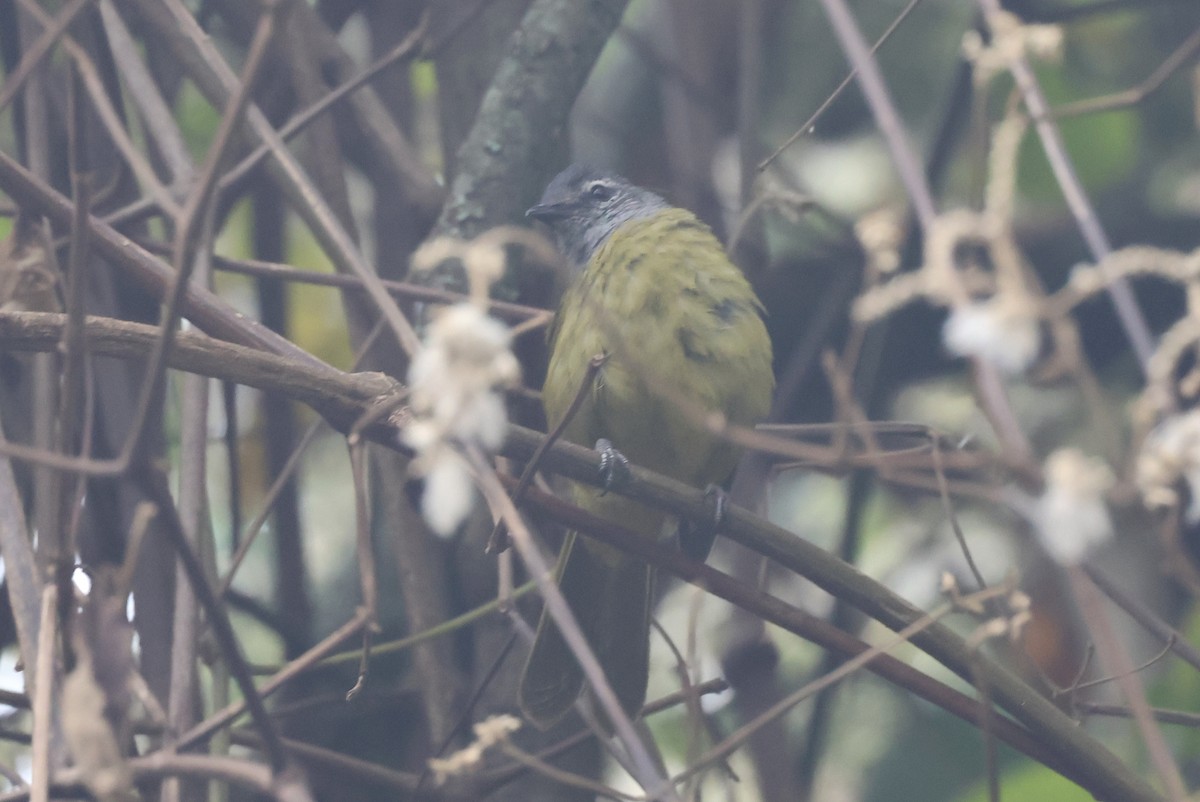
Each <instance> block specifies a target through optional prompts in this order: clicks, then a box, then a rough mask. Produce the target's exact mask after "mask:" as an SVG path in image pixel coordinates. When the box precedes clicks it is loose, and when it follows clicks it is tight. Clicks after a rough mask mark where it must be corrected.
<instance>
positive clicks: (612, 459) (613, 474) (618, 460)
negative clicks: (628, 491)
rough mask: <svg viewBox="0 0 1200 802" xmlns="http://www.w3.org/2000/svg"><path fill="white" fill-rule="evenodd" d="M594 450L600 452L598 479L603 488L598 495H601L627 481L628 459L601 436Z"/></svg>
mask: <svg viewBox="0 0 1200 802" xmlns="http://www.w3.org/2000/svg"><path fill="white" fill-rule="evenodd" d="M596 450H597V451H599V452H600V481H601V487H602V488H603V489H602V490H601V491H600V495H602V496H603V495H606V494H607V493H608V491H610V490H612V489H613V488H614V487H620V486H621V485H623V484H625V483H626V482H628V481H629V479H630V475H631V474H630V471H629V460H628V459H626V458H625V455H624V454H622V453H621V452H620V451H618V450H617V449H616V447H614V446H613V444H612V442H611V441H609V440H606V439H604V438H603V437H601V438H600V439H599V440H597V441H596Z"/></svg>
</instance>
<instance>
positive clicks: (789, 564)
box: [0, 312, 1159, 800]
mask: <svg viewBox="0 0 1200 802" xmlns="http://www.w3.org/2000/svg"><path fill="white" fill-rule="evenodd" d="M62 321H63V317H62V315H54V314H46V313H35V312H24V313H0V349H4V348H8V349H11V350H43V351H44V350H49V349H51V348H54V347H55V344H56V343H57V341H58V333H59V332H60V331H61V327H62ZM154 335H155V332H154V330H153V329H150V328H149V327H146V326H138V325H136V324H131V323H119V322H116V321H106V320H99V319H95V318H92V319H89V322H88V342H89V344H90V345H91V347H92V348H93V349H94V352H95V353H100V354H105V355H111V356H122V357H130V358H131V357H134V356H140V355H141V354H143V353H144V350H145V348H146V347H148V345H149V344H150V343H151V342H152V340H153V337H154ZM172 365H173V366H174V367H181V368H185V369H188V370H193V371H195V372H200V373H204V375H210V376H215V377H217V378H224V379H227V380H233V381H242V380H243V379H244V380H246V383H248V384H251V386H255V387H260V388H263V389H271V390H274V391H277V392H282V393H285V394H290V395H292V396H293V397H295V398H297V399H298V400H302V401H304V402H305V403H307V404H309V405H310V406H312V407H313V408H314V409H317V410H318V411H319V412H321V413H322V414H323V415H326V417H327V419H328V420H330V422H331V423H332V424H333V425H334V426H335V427H337V428H338V429H339V430H341V431H348V430H349V429H350V427H351V426H353V422H354V419H355V418H357V416H358V415H359V414H362V413H363V412H365V411H366V410H367V409H368V407H369V406H370V405H371V404H372V402H373V400H375V399H376V398H377V397H378V396H380V395H383V394H385V393H388V392H391V391H393V390H394V389H395V387H396V385H395V383H394V382H392V381H391V380H390V379H388V378H386V377H384V376H381V375H379V374H340V373H336V372H335V373H334V374H333V375H325V374H324V371H321V372H318V373H316V374H315V375H314V372H313V371H312V370H311V368H308V367H307V366H305V365H302V364H297V363H295V362H293V361H289V360H286V359H282V358H279V357H275V356H270V355H267V354H262V353H258V352H255V351H253V350H251V349H246V348H241V347H239V346H234V345H230V344H226V343H221V342H218V341H213V340H209V339H208V338H205V337H202V336H199V335H194V334H183V335H181V336H180V337H179V338H178V341H177V343H176V347H175V349H174V350H173V352H172ZM318 386H319V387H320V389H315V388H316V387H318ZM323 393H324V395H323ZM355 410H357V414H356V413H355ZM364 434H366V435H367V436H370V437H371V438H372V439H374V440H376V441H377V442H380V443H382V444H384V445H386V446H388V447H390V448H398V445H397V442H398V440H397V437H396V434H395V430H394V428H392V427H391V426H389V425H387V424H383V423H378V424H375V425H374V426H373V427H371V428H369V429H367V430H365V431H364ZM543 439H544V435H542V434H539V433H538V432H534V431H532V430H529V429H525V428H523V427H519V426H509V429H508V438H507V441H506V443H505V445H504V447H503V449H502V450H501V453H502V454H503V455H504V456H506V457H510V458H513V459H516V460H519V461H525V460H528V459H530V458H532V456H533V454H534V452H535V451H536V450H537V449H538V447H539V445H540V444H541V442H542V441H543ZM543 466H544V467H545V468H546V469H547V470H550V471H553V472H555V473H559V474H561V475H563V476H565V477H567V478H570V479H573V480H575V481H578V482H582V483H584V484H591V485H595V484H597V483H598V478H597V477H598V476H599V456H598V455H597V454H596V453H595V452H594V451H591V450H589V449H586V448H582V447H580V446H577V445H574V444H571V443H564V442H559V443H556V444H555V445H554V446H553V447H552V448H551V449H549V450H548V451H547V452H546V454H545V456H544V457H543ZM614 492H617V493H619V494H620V495H623V496H627V497H629V498H633V499H635V500H637V501H641V502H642V503H645V504H647V505H649V506H652V507H654V508H656V509H663V510H667V511H669V512H671V513H673V514H676V515H681V516H684V517H687V518H690V519H693V520H707V519H708V518H707V516H708V515H709V514H710V511H709V507H708V504H707V502H706V501H705V497H704V493H703V491H700V490H696V489H694V488H691V487H688V486H687V485H685V484H683V483H681V482H677V481H674V480H672V479H668V478H666V477H663V476H660V475H658V474H655V473H653V472H651V471H647V470H644V469H641V468H637V467H634V468H633V469H632V479H631V481H630V482H629V483H628V484H627V485H624V486H622V487H621V488H618V489H616V490H615V491H614ZM531 498H536V499H538V500H539V503H540V504H542V505H543V506H545V507H546V508H548V509H549V508H551V506H552V502H553V503H556V504H558V505H560V507H559V509H560V510H561V509H562V507H566V509H568V510H569V509H573V508H571V507H570V506H569V505H565V504H563V503H562V502H557V501H556V500H553V499H552V498H550V497H546V496H545V494H536V493H535V494H533V495H532V496H531ZM573 514H575V515H577V516H578V515H582V514H583V513H582V512H581V511H578V510H576V511H575V513H573ZM571 525H572V526H573V527H574V528H576V529H578V530H579V531H580V532H581V533H583V534H584V535H593V534H595V533H596V532H598V531H601V530H602V528H603V527H601V525H600V524H599V523H598V522H596V521H593V520H590V519H589V520H586V521H581V520H575V521H573V522H571ZM608 528H609V529H612V530H616V531H621V530H620V528H619V527H611V526H609V527H608ZM724 532H725V534H726V535H727V536H728V537H729V538H730V539H731V540H735V541H737V542H738V543H741V544H742V545H744V546H746V547H748V548H750V549H751V550H753V551H755V552H757V553H758V554H761V555H763V556H765V557H768V558H770V559H772V560H773V561H774V562H775V563H776V564H778V565H780V566H782V567H784V568H787V569H788V570H790V571H792V572H794V573H796V574H798V575H800V576H803V577H805V578H807V579H809V580H811V581H812V582H814V583H815V584H816V585H818V586H819V587H821V588H822V589H824V590H825V591H827V592H829V593H831V594H833V595H835V596H837V597H839V598H842V599H844V600H846V601H847V602H848V603H850V604H852V605H854V606H855V607H857V608H858V609H860V610H861V611H863V612H864V613H866V614H867V615H869V616H871V617H872V618H875V619H876V620H878V621H880V622H882V623H883V624H885V625H886V626H888V627H890V628H891V629H893V630H896V631H899V630H901V629H903V628H904V627H906V626H908V625H910V624H912V623H914V622H915V621H917V620H919V619H920V618H921V617H922V616H923V615H924V614H923V613H922V612H921V611H920V610H918V609H917V608H915V607H913V606H912V605H911V604H909V603H908V602H907V601H905V600H904V599H902V598H900V597H899V596H897V595H895V594H894V593H892V592H891V591H890V590H888V589H887V588H885V587H883V586H882V585H880V584H879V583H877V582H875V581H874V580H872V579H871V578H870V577H867V576H865V575H864V574H862V573H860V572H859V571H858V570H856V569H855V568H854V567H853V566H851V565H848V564H846V563H844V562H842V561H841V560H839V559H837V558H836V557H834V556H833V555H831V554H829V553H828V552H826V551H824V550H822V549H820V548H818V547H817V546H815V545H813V544H811V543H809V542H808V541H806V540H804V539H803V538H798V537H796V536H795V535H794V534H792V533H791V532H788V531H787V530H785V529H782V528H780V527H778V526H775V525H773V524H770V523H768V522H766V521H764V520H762V519H760V518H757V517H755V516H753V515H751V514H750V513H749V512H747V511H746V510H744V509H741V508H736V507H731V508H730V509H729V511H728V513H727V516H726V519H725V524H724ZM615 537H617V536H614V538H615ZM627 540H628V542H625V541H622V542H621V543H620V544H619V546H620V548H622V549H624V550H626V551H629V552H631V553H633V554H636V555H638V556H640V557H642V558H643V559H651V560H652V561H654V562H655V563H656V564H667V563H666V562H665V558H664V557H663V556H662V554H661V553H658V552H653V549H655V548H656V546H655V544H650V543H644V542H642V539H640V538H637V537H636V536H632V535H630V536H629V537H628V539H627ZM613 542H614V543H616V541H615V540H614V541H613ZM679 559H682V557H680V558H679ZM688 564H689V565H691V566H693V570H694V571H696V572H704V571H708V570H711V569H708V568H707V567H706V566H704V565H702V564H700V563H690V562H689V563H688ZM698 575H699V574H698V573H693V574H691V575H690V576H688V578H689V579H691V578H693V577H694V576H698ZM767 598H770V597H767ZM774 603H778V602H777V600H775V602H774ZM913 643H914V644H915V645H916V646H917V647H919V648H920V649H922V650H923V651H925V652H926V653H928V654H929V655H931V656H932V657H934V658H935V659H937V660H938V661H939V662H941V663H942V664H943V665H945V666H947V667H948V668H950V669H951V670H952V671H954V672H955V673H956V674H958V675H959V676H960V677H963V678H964V679H966V680H967V681H968V682H969V681H971V677H972V671H973V669H974V670H975V671H977V672H978V673H979V674H980V675H981V676H982V677H983V678H984V679H985V680H986V682H987V685H988V687H989V688H991V689H992V690H993V692H994V695H995V698H996V700H997V701H998V702H999V703H1000V705H1001V706H1002V707H1003V708H1004V709H1005V710H1006V711H1008V712H1009V713H1010V714H1011V715H1012V716H1013V717H1014V718H1015V719H1017V720H1018V721H1020V722H1021V723H1023V724H1024V725H1025V726H1027V727H1028V728H1029V730H1030V731H1031V732H1033V733H1034V734H1035V736H1036V737H1037V738H1039V740H1041V741H1042V743H1043V744H1044V745H1045V746H1046V747H1047V749H1048V750H1049V752H1050V754H1051V755H1052V756H1053V759H1055V760H1057V761H1060V762H1061V764H1063V765H1065V766H1068V767H1070V774H1069V775H1068V776H1070V777H1071V778H1072V779H1073V780H1075V781H1076V782H1078V783H1080V784H1081V785H1084V786H1085V787H1088V788H1092V789H1098V790H1097V792H1100V790H1103V792H1104V796H1106V797H1116V798H1121V799H1130V800H1157V799H1159V797H1158V796H1157V795H1156V794H1155V792H1154V791H1153V790H1151V789H1150V788H1149V787H1148V786H1146V785H1145V784H1144V782H1142V781H1141V780H1140V779H1139V778H1138V777H1136V776H1134V775H1133V774H1132V773H1131V772H1130V771H1129V770H1128V769H1127V768H1126V766H1125V765H1124V764H1122V763H1121V762H1120V761H1119V760H1118V759H1117V758H1116V757H1115V756H1114V755H1112V754H1111V753H1110V752H1109V751H1108V750H1107V749H1105V748H1104V747H1103V746H1102V745H1100V744H1099V743H1098V742H1097V741H1096V740H1094V739H1093V738H1091V737H1090V736H1088V735H1087V734H1086V733H1085V732H1083V731H1082V730H1081V729H1080V728H1079V727H1078V725H1077V724H1076V722H1074V721H1072V720H1071V719H1070V718H1068V717H1067V716H1066V715H1065V714H1063V713H1062V711H1060V710H1059V709H1058V708H1056V707H1055V706H1054V705H1053V704H1051V703H1050V702H1049V701H1048V700H1047V699H1045V698H1044V697H1043V696H1041V695H1040V694H1038V693H1037V692H1036V691H1035V690H1033V689H1032V688H1030V687H1029V686H1028V685H1026V684H1025V683H1024V682H1022V681H1021V680H1020V679H1019V678H1017V677H1016V676H1015V675H1014V674H1012V673H1011V672H1010V671H1008V670H1007V669H1006V668H1004V667H1002V666H1000V665H999V664H997V663H995V662H993V661H990V660H987V659H984V658H983V656H982V655H979V654H976V653H972V652H971V650H970V647H969V646H968V645H967V644H966V643H965V642H964V641H963V640H962V639H961V638H960V637H958V636H957V635H955V634H954V633H953V632H952V631H950V630H949V629H947V628H946V627H943V626H940V625H939V626H933V627H930V628H929V629H928V630H926V631H924V632H922V633H920V634H919V635H917V636H914V638H913ZM1065 772H1066V770H1064V773H1065Z"/></svg>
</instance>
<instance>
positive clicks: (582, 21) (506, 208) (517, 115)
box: [435, 0, 628, 239]
mask: <svg viewBox="0 0 1200 802" xmlns="http://www.w3.org/2000/svg"><path fill="white" fill-rule="evenodd" d="M627 3H628V0H603V2H591V3H580V2H578V0H535V2H534V3H533V4H532V5H531V6H530V7H529V11H528V12H526V14H525V17H524V19H522V20H521V26H520V27H519V28H518V29H517V30H516V32H515V33H513V35H512V38H511V40H510V41H509V48H508V49H509V52H508V54H507V56H505V58H504V60H503V61H502V62H501V63H500V67H499V68H498V69H497V71H496V78H495V80H493V81H492V85H491V87H489V88H488V91H487V93H486V94H485V95H484V96H483V102H482V104H481V105H480V108H479V115H478V116H477V117H476V119H475V125H474V127H473V128H472V129H471V133H470V134H468V135H467V139H466V141H465V142H463V144H462V147H461V148H459V152H458V159H457V164H458V166H459V172H458V175H457V176H456V177H455V179H454V183H453V184H452V185H451V188H450V197H449V198H448V199H447V201H446V205H445V206H444V207H443V209H442V214H441V217H440V218H439V220H438V223H437V226H436V228H435V231H436V232H438V233H441V234H448V235H453V236H456V237H458V238H461V239H469V238H471V237H474V236H476V235H478V234H479V233H481V232H482V231H483V230H484V229H485V228H488V227H491V226H493V225H495V224H496V223H499V222H503V221H505V220H512V219H514V218H516V217H518V216H519V214H520V212H521V211H522V210H523V207H524V205H525V202H526V201H527V200H529V199H530V198H534V197H537V195H538V194H539V193H540V192H541V189H542V187H543V186H544V184H545V181H546V179H547V178H549V175H548V171H549V170H552V169H553V160H552V159H548V158H547V157H546V154H547V153H554V152H555V150H556V146H561V143H562V139H563V130H564V129H565V127H566V124H567V115H568V114H569V113H570V111H571V107H572V106H573V105H574V103H575V98H576V96H578V94H579V90H580V89H582V88H583V83H584V81H585V80H586V79H587V77H588V75H589V74H590V73H591V71H592V65H593V64H594V63H595V61H596V58H597V56H599V55H600V49H601V48H602V47H603V46H604V43H605V42H607V41H608V38H609V36H610V35H611V34H612V32H613V31H614V30H615V29H616V27H617V23H618V22H619V21H620V19H621V14H622V13H623V11H624V9H625V6H626V4H627Z"/></svg>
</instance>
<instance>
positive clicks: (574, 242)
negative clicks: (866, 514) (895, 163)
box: [518, 164, 775, 729]
mask: <svg viewBox="0 0 1200 802" xmlns="http://www.w3.org/2000/svg"><path fill="white" fill-rule="evenodd" d="M526 214H527V216H528V217H530V218H533V219H534V220H538V221H541V222H542V223H544V224H546V225H547V226H548V227H549V229H550V231H551V232H552V234H553V236H554V239H555V241H556V242H557V245H558V248H559V250H560V251H561V252H562V254H563V255H564V257H565V259H566V261H567V263H568V264H569V266H570V269H571V274H572V281H571V284H570V286H569V288H568V289H567V290H566V292H565V293H564V294H563V298H562V301H561V303H560V304H559V308H558V311H557V313H556V315H555V318H554V321H553V323H552V324H551V326H550V328H549V332H548V335H547V336H548V341H549V352H550V357H549V364H548V366H547V371H546V379H545V383H544V385H543V390H542V403H543V406H544V408H545V411H546V419H547V423H548V425H549V426H550V427H551V429H552V430H553V429H554V428H556V427H558V426H559V425H560V424H561V423H562V422H563V420H564V418H565V417H566V415H567V412H568V408H569V407H570V406H571V405H572V402H573V401H574V400H575V398H576V396H577V395H581V400H580V404H579V406H578V409H577V411H576V413H575V414H574V416H573V417H571V419H570V420H569V421H567V423H566V425H565V428H564V429H563V434H562V436H563V437H564V438H565V439H566V440H569V441H571V442H573V443H577V444H579V445H583V446H587V447H593V446H594V447H595V448H596V449H597V450H598V451H601V452H602V460H601V465H602V468H604V469H606V477H605V478H606V483H607V482H610V481H611V480H612V479H613V477H615V476H619V475H620V470H619V469H620V468H621V466H622V465H625V464H627V461H631V462H633V463H634V464H636V465H639V466H641V467H644V468H648V469H650V470H652V471H656V472H658V473H661V474H664V475H666V476H670V477H672V478H674V479H677V480H679V481H682V482H686V483H688V484H690V485H692V486H695V487H709V488H716V487H717V485H718V484H719V483H721V482H724V481H725V480H727V479H728V478H729V476H730V474H731V473H732V472H733V469H734V467H735V465H736V463H737V460H738V458H739V456H740V449H739V448H738V447H737V446H736V445H735V444H733V443H732V442H731V441H730V440H729V439H728V438H725V437H721V436H719V435H718V434H716V433H714V432H713V431H712V430H711V429H710V428H709V427H706V426H704V425H703V424H702V423H700V422H698V421H697V419H696V415H694V414H692V415H688V414H685V412H684V411H682V410H681V408H680V404H679V403H677V401H678V399H679V398H680V397H683V398H685V399H687V401H688V402H689V403H690V405H692V406H693V409H700V410H703V411H704V413H706V414H707V413H720V414H721V415H723V416H724V418H725V420H727V421H728V422H730V423H732V424H737V425H742V426H752V425H754V424H755V423H756V422H758V421H761V420H762V419H763V418H765V417H766V415H767V413H768V410H769V407H770V404H771V397H772V395H773V392H774V387H775V379H774V374H773V371H772V352H771V341H770V338H769V336H768V333H767V328H766V324H765V317H766V313H765V310H764V307H763V305H762V303H761V302H760V301H759V299H758V297H757V296H756V295H755V293H754V290H753V289H752V288H751V286H750V283H749V281H747V279H746V277H745V276H744V275H743V274H742V272H741V270H739V269H738V268H737V267H736V266H735V265H734V264H733V263H732V262H731V261H730V260H729V258H728V257H727V256H726V254H725V250H724V248H723V247H722V246H721V243H720V241H719V240H718V239H717V237H716V236H715V235H714V234H713V232H712V230H711V229H710V228H709V227H708V226H707V225H706V224H704V223H703V222H702V221H701V220H700V219H699V218H697V217H696V216H695V215H694V214H692V213H691V212H690V211H688V210H686V209H682V208H678V207H674V206H672V205H671V204H670V203H668V202H667V201H666V200H665V199H664V198H663V197H661V196H660V195H657V194H655V193H654V192H651V191H650V190H647V189H643V188H641V187H638V186H636V185H635V184H633V183H631V182H629V181H628V180H626V179H625V178H622V177H621V176H620V175H618V174H616V173H615V172H612V171H609V170H605V169H599V168H595V167H590V166H587V165H581V164H572V165H570V166H569V167H567V168H566V169H564V170H563V171H562V172H561V173H559V174H558V175H557V176H556V177H555V178H554V179H553V180H552V181H551V182H550V183H549V185H548V186H547V187H546V190H545V192H544V193H543V195H542V198H541V200H540V202H539V203H537V204H536V205H535V206H533V207H532V208H530V209H529V210H528V212H527V213H526ZM597 356H600V357H602V361H601V362H600V367H599V368H598V369H595V372H594V373H593V374H592V376H591V379H590V384H589V386H587V387H582V388H581V386H582V385H583V383H584V382H585V381H588V373H589V363H591V361H592V359H593V357H597ZM607 489H608V488H607V487H601V488H597V487H592V486H590V485H584V484H581V483H570V484H569V486H568V490H567V492H568V493H569V497H570V499H571V500H572V501H573V503H575V504H576V505H578V506H579V507H581V508H583V509H584V510H586V511H588V512H590V513H592V514H594V515H596V516H599V517H600V518H603V519H605V520H607V521H611V522H613V523H616V524H619V525H621V526H623V527H626V528H628V529H631V530H633V531H635V532H637V533H638V534H640V535H642V536H644V537H647V538H652V539H655V540H658V539H660V538H663V537H664V530H665V529H666V528H667V525H668V523H669V521H668V520H667V516H666V514H665V513H663V512H661V511H658V510H654V509H651V508H649V507H647V506H645V505H642V504H639V503H637V502H635V501H632V500H630V499H627V498H624V497H622V496H619V495H616V494H612V493H608V492H607ZM681 536H682V531H681ZM711 543H712V534H709V535H708V536H707V540H706V542H702V543H701V545H699V546H697V545H696V544H695V543H692V544H691V548H690V551H691V552H692V555H691V556H694V557H697V558H699V559H703V558H704V557H705V556H707V551H708V547H709V546H711ZM681 545H684V546H685V549H684V550H685V551H689V548H687V546H688V544H687V543H681ZM556 574H557V580H558V583H559V587H560V589H561V591H562V593H563V596H564V597H565V598H566V600H567V602H568V604H569V605H570V607H571V610H572V612H573V613H574V615H575V618H576V620H577V621H578V623H579V626H580V628H581V630H582V632H583V634H584V636H585V637H586V639H587V641H588V643H589V645H590V646H591V647H592V649H593V650H594V652H595V653H596V656H597V659H598V660H599V662H600V665H601V667H602V668H603V670H604V673H605V676H606V677H607V679H608V681H609V684H610V685H611V687H612V688H613V690H614V692H615V694H616V696H617V699H618V701H619V702H620V704H621V707H622V709H623V710H624V711H625V712H626V713H627V714H629V715H630V716H631V717H636V716H637V714H638V713H639V711H640V710H641V707H642V705H643V704H644V702H645V698H646V685H647V679H648V675H649V651H650V615H651V602H652V598H653V587H654V573H653V571H652V569H651V568H650V566H648V565H647V564H646V563H645V562H643V561H641V560H639V559H637V558H635V557H632V556H629V555H626V554H624V553H623V552H620V551H618V550H617V549H615V548H613V547H611V546H607V545H604V544H602V543H599V542H596V541H594V540H591V539H589V538H587V537H579V536H577V534H576V533H574V532H568V533H567V535H566V538H565V540H564V543H563V546H562V550H561V552H560V554H559V560H558V563H557V567H556ZM583 685H584V675H583V672H582V669H581V668H580V667H579V664H578V662H577V660H576V658H575V656H574V654H573V653H572V652H571V650H570V648H569V647H568V646H567V644H566V642H565V640H564V639H563V636H562V635H561V633H560V632H559V630H558V627H557V625H556V624H555V623H554V622H553V621H552V620H550V618H549V616H548V615H547V613H546V612H545V611H543V613H542V616H541V619H540V621H539V624H538V628H537V633H536V636H535V639H534V644H533V647H532V650H531V652H530V654H529V657H528V659H527V662H526V664H525V669H524V672H523V675H522V678H521V681H520V686H519V690H518V702H519V704H520V707H521V709H522V711H523V712H524V714H525V715H526V717H527V718H528V719H529V720H530V721H532V722H533V723H534V724H535V725H536V726H538V727H539V728H542V729H545V728H548V727H550V726H552V725H553V724H554V723H555V722H557V721H558V720H559V719H561V718H562V716H563V715H564V714H565V713H566V712H567V711H568V710H569V709H570V708H571V707H572V706H573V705H574V703H575V701H576V700H577V699H578V697H579V695H580V693H581V692H582V690H583Z"/></svg>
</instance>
